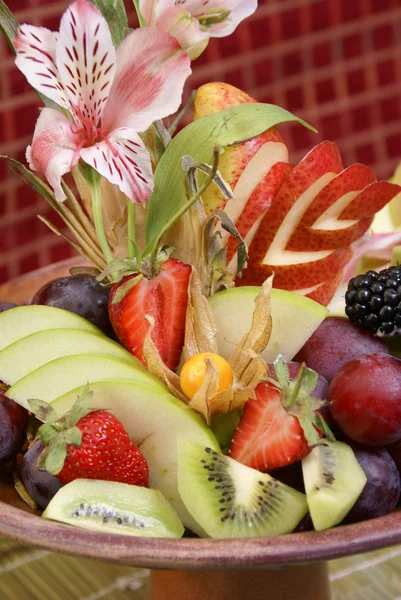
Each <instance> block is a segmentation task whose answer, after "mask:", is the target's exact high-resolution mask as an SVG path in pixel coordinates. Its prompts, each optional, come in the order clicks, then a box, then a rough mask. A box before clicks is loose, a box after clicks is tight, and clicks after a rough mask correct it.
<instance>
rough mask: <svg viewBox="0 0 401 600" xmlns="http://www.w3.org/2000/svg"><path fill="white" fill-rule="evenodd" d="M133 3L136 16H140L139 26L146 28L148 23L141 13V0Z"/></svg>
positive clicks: (134, 0) (135, 0)
mask: <svg viewBox="0 0 401 600" xmlns="http://www.w3.org/2000/svg"><path fill="white" fill-rule="evenodd" d="M133 3H134V6H135V10H136V14H137V15H138V21H139V25H140V26H141V27H146V21H145V19H144V18H143V16H142V15H141V11H140V10H139V0H133Z"/></svg>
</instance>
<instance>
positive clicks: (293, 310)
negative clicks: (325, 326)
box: [209, 286, 329, 363]
mask: <svg viewBox="0 0 401 600" xmlns="http://www.w3.org/2000/svg"><path fill="white" fill-rule="evenodd" d="M259 291H260V288H259V287H256V286H244V287H237V288H231V289H229V290H225V291H224V292H219V293H218V294H215V295H214V296H212V297H211V298H210V299H209V302H210V306H211V307H212V310H213V313H214V318H215V320H216V327H217V346H218V349H219V354H221V356H223V357H224V358H226V359H229V358H230V357H231V356H232V354H233V352H234V349H235V346H236V345H237V344H238V343H239V342H240V341H241V339H242V338H243V336H244V335H245V334H246V333H248V331H249V329H250V327H251V323H252V316H253V311H254V309H255V298H256V296H257V295H258V293H259ZM328 312H329V311H328V309H327V308H326V307H325V306H322V305H321V304H319V303H318V302H315V301H314V300H311V299H310V298H306V297H305V296H301V295H300V294H296V293H295V292H288V291H286V290H278V289H273V290H272V294H271V314H272V321H273V327H272V332H271V337H270V341H269V343H268V345H267V347H266V349H265V350H264V351H263V352H262V358H263V359H264V360H265V361H266V362H268V363H271V362H273V361H274V360H275V358H276V356H277V354H280V353H281V354H283V355H284V358H286V359H287V360H291V359H292V358H293V357H294V356H295V354H296V353H297V352H298V350H300V349H301V348H302V346H303V345H304V344H305V342H306V340H307V339H309V337H310V336H311V335H312V333H313V332H314V331H315V329H317V328H318V327H319V325H320V323H321V322H322V321H323V320H324V319H325V317H326V316H327V315H328Z"/></svg>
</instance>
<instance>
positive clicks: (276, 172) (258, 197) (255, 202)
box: [225, 162, 292, 263]
mask: <svg viewBox="0 0 401 600" xmlns="http://www.w3.org/2000/svg"><path fill="white" fill-rule="evenodd" d="M291 169H292V165H290V164H288V163H283V162H279V163H276V164H274V165H273V166H272V168H271V169H270V171H269V172H268V173H266V175H265V176H264V177H263V179H262V181H260V183H259V184H258V185H257V186H256V188H255V189H254V191H253V193H252V194H251V195H250V196H249V199H248V201H247V202H246V204H245V206H244V208H243V210H242V212H241V214H240V215H239V217H237V218H236V219H235V220H234V223H235V226H236V227H237V229H238V231H239V233H240V235H241V237H242V238H243V239H244V240H245V242H246V243H247V245H248V246H249V245H250V244H251V243H252V240H253V237H254V235H255V233H256V230H257V226H258V224H259V222H260V221H259V220H260V218H261V217H262V216H263V215H264V213H265V212H266V210H267V209H268V208H269V206H270V204H271V202H272V200H273V198H274V197H275V196H276V195H277V193H278V191H279V189H280V188H281V186H282V184H283V181H284V180H285V178H286V177H287V176H288V174H289V173H290V171H291ZM246 179H249V177H248V178H245V179H243V178H242V177H241V180H243V181H244V182H246ZM237 187H238V186H237ZM236 189H237V188H236ZM234 198H235V199H234V200H233V201H231V203H235V202H237V201H238V199H239V198H238V196H237V194H236V192H234ZM229 205H230V202H228V203H227V205H226V208H225V210H226V212H227V213H228V215H229V216H230V218H231V219H232V220H233V218H232V217H233V216H232V215H230V213H229V212H228V209H229V208H230V206H229ZM237 247H238V241H237V240H236V239H235V238H233V237H229V238H228V240H227V262H228V263H229V262H230V261H231V259H232V258H233V256H234V255H235V253H236V251H237Z"/></svg>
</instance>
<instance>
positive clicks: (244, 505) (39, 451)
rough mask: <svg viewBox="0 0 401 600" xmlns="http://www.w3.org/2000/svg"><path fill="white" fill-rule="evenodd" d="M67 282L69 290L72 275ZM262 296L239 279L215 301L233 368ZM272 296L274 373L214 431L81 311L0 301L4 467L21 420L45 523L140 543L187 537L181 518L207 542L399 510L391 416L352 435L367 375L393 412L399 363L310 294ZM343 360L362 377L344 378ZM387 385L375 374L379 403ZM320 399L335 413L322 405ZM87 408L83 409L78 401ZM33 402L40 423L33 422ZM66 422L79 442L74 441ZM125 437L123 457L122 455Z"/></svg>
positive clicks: (32, 486)
mask: <svg viewBox="0 0 401 600" xmlns="http://www.w3.org/2000/svg"><path fill="white" fill-rule="evenodd" d="M75 277H76V276H75ZM88 277H89V276H88ZM67 279H69V280H70V281H69V283H70V285H73V281H71V280H73V279H74V277H70V278H67ZM357 283H358V282H357ZM359 283H360V282H359ZM350 285H351V287H352V286H354V287H355V285H356V284H355V283H351V284H350ZM260 291H261V289H260V288H258V287H237V288H232V289H230V290H226V291H223V292H220V293H218V294H215V295H214V296H212V297H211V298H210V299H209V305H210V307H211V309H212V314H213V316H214V319H215V323H216V328H217V332H216V338H217V344H218V349H219V354H220V356H221V361H222V365H223V367H222V368H223V369H224V368H226V367H225V365H227V366H228V368H231V367H230V364H229V362H227V361H229V360H230V357H231V355H232V354H233V352H234V350H235V348H238V345H239V344H240V342H241V339H243V337H244V335H245V337H246V334H247V332H249V331H250V330H251V328H252V320H253V318H254V317H255V300H257V298H258V294H260ZM269 299H270V303H271V317H272V321H273V327H272V329H271V335H270V339H269V341H268V344H267V346H266V348H265V349H264V350H263V352H262V357H263V359H264V361H266V363H270V366H269V374H270V377H271V378H266V380H265V381H261V382H260V383H259V384H258V385H257V387H256V389H255V395H254V398H253V399H252V398H251V399H249V400H248V401H247V402H246V404H245V405H244V406H243V409H242V410H235V411H232V412H229V413H228V414H218V415H216V416H214V417H213V418H212V419H211V422H210V424H209V425H208V424H207V423H206V422H205V420H204V419H203V417H202V416H200V415H199V414H197V413H196V412H195V411H194V410H192V409H191V408H190V407H189V406H187V405H186V404H185V403H184V402H182V401H181V400H179V399H178V398H176V397H175V396H174V395H173V394H172V393H171V390H170V389H169V388H168V387H167V386H166V384H165V383H163V382H162V381H161V380H160V379H159V378H158V377H156V376H155V375H153V374H152V373H151V372H149V371H148V370H147V369H146V368H145V367H144V366H143V364H142V362H141V361H140V360H138V359H137V358H136V357H135V356H133V354H134V352H133V353H132V354H131V353H129V352H128V351H126V350H124V348H123V347H122V346H120V345H119V344H118V343H116V342H115V341H114V340H111V339H109V338H108V337H106V336H105V335H104V333H103V332H102V331H100V330H99V329H98V328H97V327H96V326H95V325H94V324H91V323H90V322H89V321H88V320H87V319H85V318H83V317H82V316H78V315H77V314H74V313H73V312H70V311H69V310H68V311H67V310H64V309H60V308H54V307H52V306H46V305H29V306H20V307H16V308H12V309H10V307H8V306H7V307H4V309H6V308H7V310H4V311H3V312H2V313H1V314H0V329H1V331H2V346H1V350H0V379H1V381H2V382H3V383H4V389H3V391H2V403H1V411H2V413H3V426H2V429H3V431H2V435H1V436H0V449H1V451H0V456H1V461H2V462H3V463H4V462H8V461H9V460H10V459H15V456H16V455H17V453H18V452H19V451H20V449H21V446H22V444H23V443H24V440H25V430H26V429H27V426H28V422H29V421H30V426H29V430H30V432H31V433H30V447H29V449H26V447H25V452H24V453H23V457H22V459H21V461H20V467H19V472H20V476H19V477H21V478H22V482H23V483H22V482H21V481H19V486H17V489H19V490H21V488H22V489H23V492H22V495H23V497H24V498H28V501H29V502H32V499H34V501H36V503H37V504H38V505H39V507H41V508H42V509H44V512H43V516H44V517H45V518H49V519H56V520H59V521H63V522H65V523H69V524H73V525H77V526H80V527H84V528H88V529H100V530H102V531H107V532H115V533H123V534H127V535H141V536H149V537H181V536H182V535H183V533H184V527H185V528H187V530H189V531H192V532H193V533H195V534H197V535H199V536H201V537H203V536H210V537H214V538H218V537H223V538H230V537H257V536H266V535H279V534H285V533H290V532H292V531H294V530H300V531H302V530H304V529H308V528H313V527H314V528H315V529H316V530H322V529H326V528H329V527H332V526H335V525H337V524H339V523H342V522H347V520H352V519H354V520H361V519H365V518H370V517H374V516H379V515H381V514H387V512H389V511H391V510H393V509H394V508H395V506H396V504H397V502H398V499H399V495H400V491H401V485H400V476H399V473H398V470H397V467H396V465H395V462H394V460H393V459H392V458H391V456H390V454H389V451H390V452H391V454H393V455H394V457H395V460H396V461H398V464H400V463H401V461H400V460H399V459H397V452H398V453H400V450H399V448H398V447H399V444H398V440H399V439H400V438H401V427H400V423H401V418H398V415H396V416H395V417H394V418H393V417H392V418H393V421H394V422H393V423H392V424H391V425H389V426H388V427H387V429H386V427H385V426H384V425H382V430H383V431H382V432H380V431H379V428H378V423H379V422H380V421H383V410H384V409H383V407H382V406H381V405H380V404H378V405H377V414H376V415H374V417H373V424H370V425H371V429H370V430H369V428H368V427H366V423H365V424H364V431H365V430H366V431H367V433H366V434H361V432H360V431H358V427H356V430H357V431H355V424H356V423H357V424H359V423H361V419H362V416H363V415H364V413H366V411H367V408H368V407H367V405H366V396H368V395H367V394H366V393H365V392H366V389H367V388H368V387H369V386H370V385H371V383H370V380H369V373H373V374H374V375H373V380H374V381H376V382H377V381H379V380H380V376H381V373H382V374H384V378H385V380H386V381H387V382H388V390H389V391H388V396H389V398H388V399H387V398H386V405H385V406H387V409H386V410H387V411H389V410H390V409H391V411H392V413H393V414H395V412H396V410H395V403H396V398H397V397H398V396H397V394H398V395H399V392H398V388H399V387H400V381H401V366H400V365H401V361H400V360H398V359H397V358H394V357H392V356H390V355H389V354H388V350H387V346H386V345H385V344H384V342H383V341H382V340H381V339H379V338H377V337H373V336H372V335H371V334H370V333H369V332H366V331H363V330H361V329H359V328H358V327H356V326H355V325H353V324H351V323H350V321H349V320H348V319H346V318H341V317H331V316H328V310H327V309H326V308H325V307H323V306H322V305H320V304H318V303H316V302H315V301H313V300H311V299H309V298H307V297H305V296H301V295H299V294H295V293H292V292H288V291H283V290H276V289H273V290H271V293H270V296H269ZM50 300H51V299H50ZM49 304H51V301H49ZM69 308H70V309H71V308H72V307H71V306H70V307H69ZM76 312H79V310H78V309H77V310H76ZM239 312H240V313H241V319H240V320H239V319H238V314H239ZM81 313H83V314H85V313H84V312H83V310H82V308H81ZM110 314H111V315H112V314H113V311H110ZM294 314H296V315H297V323H296V326H295V325H294V323H293V321H292V319H293V316H294ZM103 317H104V316H102V317H101V318H102V319H103ZM106 328H107V329H108V328H109V326H106ZM134 331H135V330H134ZM77 349H78V350H77ZM277 352H281V355H280V356H279V358H278V359H277V358H276V356H277ZM366 354H368V356H366ZM21 356H24V360H23V361H22V360H20V357H21ZM211 356H213V355H211ZM284 357H285V359H287V360H284ZM294 357H295V360H299V361H302V360H304V361H305V362H306V363H307V364H308V366H309V367H312V368H315V369H316V371H319V372H320V375H319V376H318V375H317V373H316V372H314V371H312V370H311V369H310V368H305V365H301V362H287V361H291V359H293V358H294ZM194 358H195V359H196V356H195V357H194ZM226 359H227V360H226ZM202 360H203V359H202ZM369 361H370V362H369ZM201 362H202V361H201ZM187 363H190V361H187ZM187 363H184V367H185V365H186V364H187ZM272 363H273V364H272ZM365 363H366V364H365ZM325 364H326V369H325V368H324V365H325ZM216 365H218V362H217V361H216ZM355 365H356V366H355ZM198 366H199V361H198ZM203 367H204V368H203V371H202V377H201V380H200V381H199V382H198V384H197V385H198V388H199V387H201V386H202V383H203V379H204V378H205V373H206V371H207V369H206V363H205V361H204V360H203ZM217 368H220V367H219V366H218V367H217ZM347 369H351V370H352V369H354V370H355V369H356V371H357V374H356V375H355V376H354V377H351V378H350V376H349V375H348V371H347ZM322 372H323V374H324V375H325V377H326V378H327V380H326V379H325V378H324V377H323V376H322V375H321V373H322ZM182 373H184V368H183V369H182ZM220 373H222V371H220ZM347 378H348V379H350V380H351V383H352V385H353V386H354V388H352V390H353V391H352V394H351V397H347V396H346V394H347V392H346V390H347V389H348V387H349V385H348V384H347V386H348V387H347V386H344V385H343V381H345V380H346V379H347ZM331 379H333V381H332V383H331V384H330V388H329V383H328V382H329V381H331ZM362 380H364V381H366V389H365V388H364V387H363V386H362V385H361V381H362ZM231 383H232V380H231ZM231 383H230V382H229V383H227V384H226V385H227V386H229V385H231ZM182 387H183V389H184V386H182ZM356 390H358V391H359V396H358V394H357V392H356ZM196 391H197V390H196V389H195V390H194V391H193V392H192V393H193V394H196ZM385 391H386V390H385V389H383V384H382V383H381V384H380V394H381V397H383V394H384V395H385ZM377 394H379V392H378V391H377ZM394 394H395V395H394ZM327 397H329V399H330V402H331V414H332V415H333V416H334V417H335V418H336V421H332V417H330V415H328V414H327V412H325V411H327V409H326V408H325V404H326V403H325V402H322V401H321V400H320V398H327ZM35 398H38V399H40V400H33V399H35ZM77 398H78V401H77ZM355 398H356V400H355ZM354 400H355V402H354ZM369 401H372V399H370V400H369V398H368V401H367V402H369ZM82 403H84V404H85V405H86V408H85V410H84V412H82V408H81V409H79V410H78V408H77V406H78V405H80V404H82ZM391 403H393V405H392V404H391ZM355 404H356V408H355ZM361 407H362V408H361ZM388 407H390V408H388ZM28 411H31V412H34V413H35V416H36V418H35V417H31V418H30V419H29V412H28ZM320 412H322V414H323V415H324V416H325V417H326V418H327V416H328V419H327V420H328V421H329V422H330V424H332V425H333V429H334V431H335V433H336V436H337V438H338V439H339V440H343V441H335V440H334V438H333V437H332V434H331V432H330V430H328V429H327V426H326V425H325V424H324V423H325V422H324V420H323V419H322V418H321V417H320V416H319V417H316V415H317V414H319V415H320ZM74 415H75V416H74ZM349 415H351V418H350V417H349ZM6 416H7V417H8V421H7V418H5V417H6ZM387 416H388V415H387ZM113 419H115V422H114V421H113ZM375 419H376V421H375ZM110 420H111V421H112V422H111V423H110ZM308 420H309V423H310V424H309V426H308V425H307V424H306V422H307V421H308ZM40 422H43V423H44V424H42V425H41V426H40ZM349 422H350V423H351V425H350V424H349ZM34 423H36V427H35V425H34ZM11 424H12V425H13V431H14V434H13V435H14V439H13V435H10V432H11ZM340 426H341V427H342V430H340ZM353 426H354V427H353ZM311 427H312V429H313V434H312V439H310V435H311V429H310V428H311ZM7 428H8V429H7ZM120 428H121V431H120ZM76 429H79V430H80V431H81V434H82V437H81V439H80V440H79V444H77V442H76V440H75V438H74V437H69V436H71V435H72V433H71V432H73V431H75V430H76ZM108 429H109V430H111V431H112V434H111V435H110V434H109V433H108ZM32 431H36V432H37V433H36V434H32ZM99 432H100V433H99ZM343 432H345V433H343ZM372 432H373V433H374V436H373V437H372ZM17 433H18V435H17ZM75 433H76V431H75ZM322 436H325V437H324V438H323V437H322ZM375 436H376V437H375ZM380 436H381V437H380ZM99 440H101V442H102V443H100V441H99ZM124 440H126V441H125V442H124ZM56 441H57V444H56ZM358 442H359V443H358ZM124 443H125V444H128V446H127V448H128V450H125V451H124V452H125V457H128V456H130V457H131V458H130V459H129V460H128V461H127V460H125V459H124V455H123V456H122V455H121V454H118V451H117V447H121V446H123V447H124ZM60 444H61V446H64V447H63V449H62V460H61V463H60V456H59V446H60ZM102 444H103V445H102ZM114 444H116V446H115V447H116V450H115V451H114V450H113V448H114ZM361 444H364V445H363V446H362V445H361ZM371 444H373V445H375V447H368V446H370V445H371ZM388 444H391V445H390V446H388ZM384 445H386V446H387V447H388V448H387V450H386V449H385V448H384V447H383V446H384ZM54 447H57V449H58V451H57V452H55V450H54ZM106 447H107V455H108V456H107V459H106V460H105V456H104V452H105V448H106ZM49 448H50V451H49ZM222 450H223V451H222ZM54 454H55V458H54V456H53V455H54ZM49 456H50V457H51V458H50V459H49ZM110 456H111V458H110ZM132 456H134V458H132ZM88 459H89V460H88ZM60 464H61V467H60ZM286 465H291V466H286ZM400 466H401V465H400ZM68 472H72V474H70V475H66V473H68ZM110 473H111V475H110ZM110 479H111V480H110ZM147 485H149V488H148V487H146V486H147ZM352 515H354V517H352Z"/></svg>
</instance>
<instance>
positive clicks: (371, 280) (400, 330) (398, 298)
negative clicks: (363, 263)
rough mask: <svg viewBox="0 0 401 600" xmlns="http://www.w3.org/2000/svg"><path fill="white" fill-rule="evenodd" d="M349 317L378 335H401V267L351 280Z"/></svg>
mask: <svg viewBox="0 0 401 600" xmlns="http://www.w3.org/2000/svg"><path fill="white" fill-rule="evenodd" d="M345 314H346V315H347V317H348V318H349V320H350V321H352V323H355V325H358V327H362V328H363V329H368V330H369V331H371V332H372V333H375V334H376V335H379V336H380V335H397V334H401V265H397V266H395V267H389V268H388V269H383V270H382V271H380V272H379V273H376V271H368V272H367V273H365V274H364V275H358V276H357V277H354V278H353V279H351V280H350V281H349V283H348V289H347V292H346V294H345Z"/></svg>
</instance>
